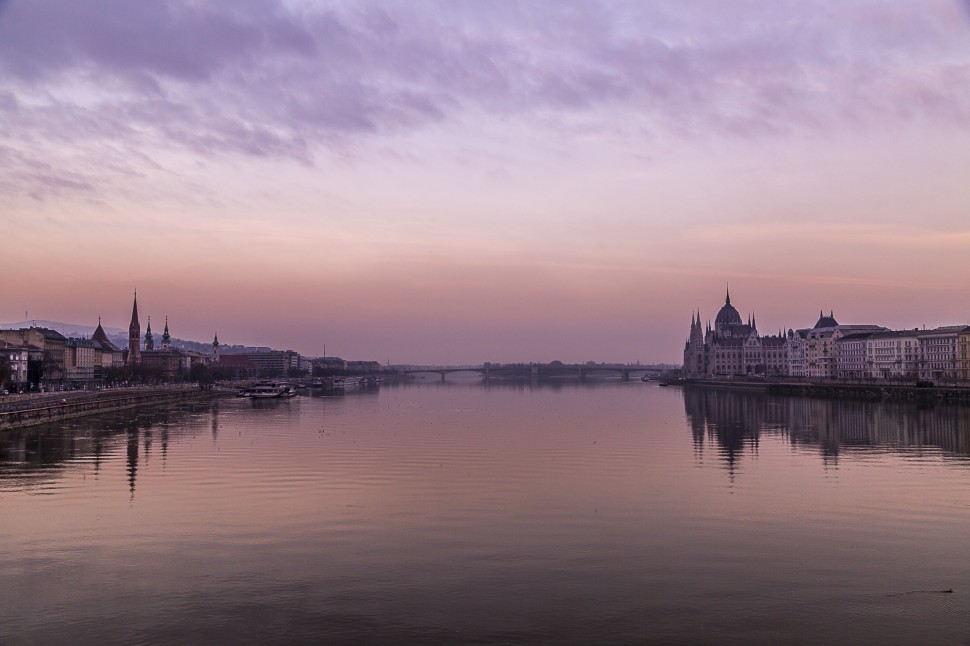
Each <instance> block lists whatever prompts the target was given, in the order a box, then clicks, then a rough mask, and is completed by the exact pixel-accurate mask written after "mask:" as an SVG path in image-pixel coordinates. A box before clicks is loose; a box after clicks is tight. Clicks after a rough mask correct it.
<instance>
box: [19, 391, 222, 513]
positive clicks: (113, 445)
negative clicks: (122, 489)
mask: <svg viewBox="0 0 970 646" xmlns="http://www.w3.org/2000/svg"><path fill="white" fill-rule="evenodd" d="M204 410H205V409H203V408H198V409H194V410H193V409H192V408H184V409H170V408H154V409H150V410H144V411H140V412H139V413H138V415H137V417H136V418H135V419H131V418H130V417H129V416H130V415H131V411H119V412H117V413H107V414H104V415H99V416H97V417H91V418H85V419H83V420H77V421H73V422H71V423H65V424H52V425H50V426H35V427H28V428H23V429H15V430H12V431H6V432H4V433H0V481H2V480H3V479H4V478H9V477H18V476H20V475H22V474H29V475H30V483H31V484H30V486H36V487H40V486H42V485H44V484H45V483H48V482H51V481H56V480H58V479H59V478H61V477H62V476H63V475H65V474H66V473H67V472H69V471H77V470H82V471H83V470H86V469H88V468H90V469H92V470H93V475H95V476H97V475H98V474H99V473H100V471H101V468H102V466H103V465H104V464H107V463H111V462H115V461H117V460H120V459H121V458H122V457H124V460H125V470H126V474H127V479H128V489H129V492H130V493H131V494H132V495H134V488H135V484H136V477H137V475H138V469H139V467H141V468H142V469H143V470H144V469H145V468H147V466H148V465H147V461H146V460H143V464H139V457H145V458H147V455H148V453H149V451H150V450H151V448H152V445H153V437H154V436H153V429H155V428H156V427H157V428H158V429H159V430H160V432H161V442H162V460H163V463H164V461H165V459H166V458H167V457H168V448H169V437H170V429H172V431H171V433H172V434H173V437H181V436H192V435H197V434H199V433H202V432H204V430H205V428H206V427H207V422H208V420H207V419H206V418H205V417H204V416H201V415H197V414H195V413H199V412H202V411H204ZM143 431H144V432H143ZM141 442H144V451H145V453H144V455H143V456H142V455H140V453H141V451H140V447H139V444H140V443H141Z"/></svg>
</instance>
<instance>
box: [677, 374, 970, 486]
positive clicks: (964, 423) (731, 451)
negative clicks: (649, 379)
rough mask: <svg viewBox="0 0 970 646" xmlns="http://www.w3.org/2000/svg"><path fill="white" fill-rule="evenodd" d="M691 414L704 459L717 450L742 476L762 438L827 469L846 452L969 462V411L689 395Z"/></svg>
mask: <svg viewBox="0 0 970 646" xmlns="http://www.w3.org/2000/svg"><path fill="white" fill-rule="evenodd" d="M684 408H685V410H686V414H687V422H688V425H689V427H690V429H691V433H692V434H693V439H694V453H695V456H696V457H697V458H698V459H701V458H702V457H703V454H704V450H705V448H706V447H708V446H713V447H715V448H716V450H717V454H718V456H719V458H720V459H721V460H722V461H723V463H724V468H725V469H726V470H727V471H728V473H729V474H730V475H731V476H732V478H733V477H734V476H735V475H736V473H737V470H738V465H739V462H740V460H741V458H742V457H743V456H744V455H745V454H746V453H749V454H751V455H752V456H756V455H757V453H758V446H759V439H760V437H761V435H762V434H769V435H778V436H782V437H784V438H786V439H787V440H788V441H789V442H790V443H791V445H792V446H794V447H796V448H802V449H810V450H814V451H818V453H819V454H820V456H821V457H822V459H823V461H824V462H825V463H828V464H830V463H835V462H837V461H838V458H839V457H840V456H841V455H842V454H843V453H846V452H850V451H851V452H866V451H869V452H871V451H888V450H911V449H919V448H932V449H939V450H941V451H943V452H944V453H946V454H949V455H951V456H955V457H960V458H966V457H968V456H970V409H968V408H967V407H965V406H951V405H945V404H940V405H937V406H929V407H927V406H920V405H917V404H915V403H907V402H881V401H855V400H845V399H812V398H803V397H778V396H770V395H767V394H765V393H762V392H748V391H739V390H727V389H712V388H692V387H687V388H684Z"/></svg>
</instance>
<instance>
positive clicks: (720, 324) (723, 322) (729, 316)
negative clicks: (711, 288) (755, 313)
mask: <svg viewBox="0 0 970 646" xmlns="http://www.w3.org/2000/svg"><path fill="white" fill-rule="evenodd" d="M740 324H741V315H740V314H738V311H737V310H736V309H734V306H733V305H731V293H730V292H727V294H726V296H725V297H724V306H723V307H721V309H720V311H719V312H718V313H717V318H715V319H714V326H715V328H717V329H722V328H724V327H727V326H729V325H740Z"/></svg>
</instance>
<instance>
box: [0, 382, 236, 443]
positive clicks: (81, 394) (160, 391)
mask: <svg viewBox="0 0 970 646" xmlns="http://www.w3.org/2000/svg"><path fill="white" fill-rule="evenodd" d="M227 394H232V392H229V391H204V390H200V389H199V388H198V386H194V387H193V386H184V387H183V386H157V387H149V386H146V387H138V388H119V389H113V390H104V391H97V392H87V391H76V392H65V393H47V394H43V395H32V396H23V395H8V396H6V397H4V398H3V401H0V432H3V431H8V430H12V429H15V428H23V427H25V426H36V425H38V424H47V423H50V422H56V421H60V420H64V419H71V418H75V417H85V416H88V415H98V414H101V413H109V412H112V411H118V410H125V409H130V408H140V407H143V406H159V405H163V404H170V403H174V402H179V401H185V400H190V399H203V398H209V397H218V396H225V395H227Z"/></svg>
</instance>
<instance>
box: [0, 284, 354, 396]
mask: <svg viewBox="0 0 970 646" xmlns="http://www.w3.org/2000/svg"><path fill="white" fill-rule="evenodd" d="M0 358H3V359H5V363H6V364H7V366H8V367H9V371H10V374H9V377H8V378H7V382H8V383H7V385H6V386H4V388H5V389H11V390H25V389H27V388H37V387H40V386H44V387H53V388H80V387H88V386H99V385H106V384H109V383H112V382H117V381H122V380H127V379H131V378H133V376H134V375H137V377H136V378H138V379H140V380H142V381H146V380H150V381H156V382H172V381H182V380H185V379H188V378H190V377H191V375H192V372H193V368H194V367H195V366H200V365H201V366H207V367H210V368H211V369H213V370H216V371H217V372H218V376H219V377H221V378H227V379H229V378H242V379H246V378H258V377H283V376H286V375H289V374H293V372H294V371H300V372H309V371H310V370H312V368H313V364H312V363H311V362H310V360H309V359H308V358H306V357H301V356H300V354H299V353H297V352H294V351H292V350H272V349H270V348H260V349H259V351H256V352H246V353H243V354H223V353H222V352H221V346H220V344H219V337H218V335H215V337H214V338H213V341H212V350H211V352H208V353H206V352H196V351H192V350H187V349H185V348H179V347H176V346H175V345H174V344H173V342H172V337H171V334H170V333H169V327H168V319H167V317H166V320H165V329H164V331H163V332H162V335H161V338H160V339H159V342H158V343H157V344H156V339H155V335H154V334H153V333H152V329H151V320H150V319H149V321H148V324H147V327H146V329H145V335H144V337H142V335H141V324H140V322H139V317H138V298H137V294H136V296H135V299H134V301H133V303H132V311H131V322H130V324H129V327H128V345H127V347H126V348H120V347H118V346H117V345H115V343H113V342H112V341H111V339H110V338H109V337H108V335H107V333H105V330H104V328H103V327H102V326H101V321H100V319H99V320H98V327H97V328H95V330H94V333H93V334H92V335H91V337H90V338H75V337H65V336H64V335H63V334H61V333H59V332H57V331H56V330H52V329H49V328H44V327H28V328H21V329H16V330H0ZM337 361H340V360H339V359H338V360H337Z"/></svg>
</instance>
